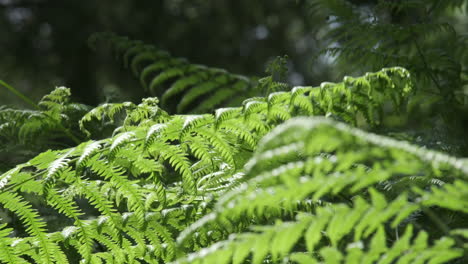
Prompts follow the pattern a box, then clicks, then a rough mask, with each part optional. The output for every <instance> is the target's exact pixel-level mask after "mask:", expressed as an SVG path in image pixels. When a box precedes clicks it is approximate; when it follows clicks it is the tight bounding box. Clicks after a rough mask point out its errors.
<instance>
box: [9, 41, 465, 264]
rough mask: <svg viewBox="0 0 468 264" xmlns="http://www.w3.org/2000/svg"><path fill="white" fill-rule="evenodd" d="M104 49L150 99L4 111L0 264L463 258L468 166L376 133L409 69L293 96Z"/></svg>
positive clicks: (140, 46)
mask: <svg viewBox="0 0 468 264" xmlns="http://www.w3.org/2000/svg"><path fill="white" fill-rule="evenodd" d="M99 45H101V46H104V47H105V48H106V49H108V50H110V51H111V52H112V54H113V55H114V56H115V57H116V59H117V60H119V61H122V62H123V64H124V66H125V67H127V68H129V69H130V70H131V71H132V72H133V73H134V75H135V76H136V77H137V79H138V80H139V81H140V82H141V85H142V87H143V88H144V89H146V90H147V91H148V93H150V94H151V95H152V97H148V98H145V99H143V100H142V102H141V103H139V104H134V103H131V102H123V103H106V104H102V105H100V106H98V107H96V108H93V109H91V108H90V107H88V106H85V105H81V104H76V103H73V102H70V91H69V89H67V88H65V87H58V88H56V89H55V90H54V91H53V92H52V93H51V94H49V95H46V96H45V97H44V98H43V99H42V100H41V101H40V102H39V103H38V104H34V103H32V102H31V104H32V105H33V106H34V108H35V110H18V109H11V108H6V107H5V108H2V109H0V121H1V124H0V143H1V147H2V152H3V153H6V154H4V156H5V158H4V159H3V162H2V164H1V167H0V172H3V174H1V175H0V263H30V262H34V263H169V262H171V263H466V262H467V261H468V259H467V256H468V254H467V253H468V221H467V219H468V198H467V197H468V162H467V161H466V159H463V158H457V157H455V156H452V155H449V154H445V153H442V152H438V151H433V150H430V149H428V148H426V147H425V146H421V144H419V145H417V144H415V143H416V142H417V140H413V138H411V137H410V136H408V137H407V138H408V139H410V141H412V140H413V142H412V143H410V142H407V141H402V140H398V139H396V138H391V137H389V136H388V135H387V136H386V135H378V134H377V133H376V132H377V131H385V130H384V129H383V127H384V125H385V122H386V120H388V119H389V118H392V117H397V116H399V115H404V114H405V111H406V105H407V102H408V100H410V99H411V98H412V96H414V94H415V93H416V92H417V91H416V89H415V83H414V81H415V79H416V80H417V78H413V77H412V76H411V74H410V72H409V71H407V70H406V69H404V68H401V67H390V68H384V69H382V70H380V71H376V72H373V73H367V74H365V75H364V76H361V77H349V76H348V77H345V78H344V79H343V81H342V82H339V83H322V84H321V85H320V86H318V87H313V86H297V87H291V86H289V85H287V84H285V83H278V82H275V81H273V79H272V77H271V76H270V77H266V78H263V79H261V80H260V81H258V80H253V79H249V78H246V77H243V76H239V75H234V74H231V73H228V72H226V71H224V70H221V69H214V68H208V67H205V66H202V65H194V64H190V63H189V62H187V61H186V60H184V59H180V58H174V57H172V56H171V55H170V54H169V53H167V52H163V51H160V50H158V49H156V48H155V47H154V46H151V45H146V44H144V43H141V42H139V41H132V40H129V39H127V38H124V37H119V36H116V35H114V34H111V33H101V34H96V35H93V36H92V37H91V38H90V46H91V47H93V48H96V47H98V46H99ZM1 84H2V86H5V87H7V88H8V89H10V90H14V88H13V87H10V86H8V85H7V84H6V83H3V82H2V83H1ZM261 91H263V92H264V91H268V93H267V94H266V95H262V94H261ZM8 153H15V155H14V156H13V155H10V156H9V155H8ZM6 157H8V158H6Z"/></svg>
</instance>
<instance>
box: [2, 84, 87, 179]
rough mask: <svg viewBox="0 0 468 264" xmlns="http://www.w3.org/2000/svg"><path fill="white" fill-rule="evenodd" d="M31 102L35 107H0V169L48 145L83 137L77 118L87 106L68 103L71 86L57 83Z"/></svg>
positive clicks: (70, 143) (61, 145) (59, 145)
mask: <svg viewBox="0 0 468 264" xmlns="http://www.w3.org/2000/svg"><path fill="white" fill-rule="evenodd" d="M34 106H35V108H36V110H21V109H14V108H9V107H0V160H1V162H0V172H4V171H6V170H7V169H9V168H11V167H13V166H14V165H15V164H18V163H21V162H25V161H27V160H28V159H30V158H32V157H34V156H35V155H37V154H39V153H41V152H43V151H45V150H47V149H49V148H52V149H62V148H64V147H68V146H73V145H75V144H77V143H80V141H81V140H82V139H83V138H84V137H83V134H82V133H80V131H79V129H78V123H77V122H78V120H80V119H81V117H82V116H83V115H84V114H85V113H86V112H87V111H88V110H89V109H90V108H89V107H88V106H86V105H82V104H77V103H71V102H70V89H68V88H65V87H58V88H56V89H55V90H54V91H53V92H51V93H50V94H49V95H46V96H44V97H43V98H42V99H41V101H40V102H39V103H38V104H37V105H34ZM11 153H15V156H13V157H12V156H11Z"/></svg>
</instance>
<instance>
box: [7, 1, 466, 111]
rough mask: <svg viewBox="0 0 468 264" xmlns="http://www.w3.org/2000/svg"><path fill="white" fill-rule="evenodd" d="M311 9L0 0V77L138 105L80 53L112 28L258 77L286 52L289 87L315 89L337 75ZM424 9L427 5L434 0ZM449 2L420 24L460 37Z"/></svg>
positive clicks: (297, 4)
mask: <svg viewBox="0 0 468 264" xmlns="http://www.w3.org/2000/svg"><path fill="white" fill-rule="evenodd" d="M314 2H321V1H307V0H289V1H288V0H271V1H249V0H236V1H233V0H191V1H187V0H154V1H145V0H141V1H131V0H120V1H110V0H100V1H72V0H62V1H57V0H0V58H1V60H0V79H2V80H4V81H5V82H7V83H10V84H11V85H12V86H14V87H15V88H16V89H18V90H20V91H22V92H24V93H25V94H26V95H28V96H29V97H31V98H32V99H33V100H34V101H37V100H38V99H40V98H41V97H42V96H43V95H44V94H46V93H48V92H50V91H51V90H53V88H54V87H55V86H61V85H64V86H67V87H70V88H71V89H72V94H73V96H74V98H75V100H76V101H78V102H81V103H85V104H90V105H96V104H98V103H99V102H103V101H106V100H111V101H112V100H113V101H121V100H136V101H139V98H140V97H141V96H144V95H142V94H141V93H142V91H141V89H140V88H139V87H138V84H137V82H135V81H133V80H132V78H131V76H130V74H128V73H127V72H126V71H124V70H122V68H121V67H120V64H119V62H115V61H113V60H112V58H110V56H108V55H107V54H96V53H93V52H92V51H91V50H90V49H89V48H88V47H87V44H86V40H87V38H88V37H89V35H90V34H92V33H93V32H99V31H112V32H115V33H117V34H120V35H125V36H128V37H130V38H132V39H139V40H143V41H145V42H147V43H150V44H155V45H157V46H158V47H160V48H162V49H165V50H168V51H169V52H171V54H173V55H175V56H180V57H186V58H188V59H189V60H190V61H191V62H193V63H199V64H205V65H208V66H211V67H219V68H225V69H227V70H229V71H231V72H234V73H238V74H244V75H247V76H260V77H261V76H264V75H265V73H264V71H265V68H266V64H267V63H268V61H271V60H272V59H274V58H275V57H276V56H283V55H288V58H289V62H288V65H287V66H288V69H289V71H288V77H287V80H286V81H288V82H289V83H291V84H293V85H300V84H308V85H317V84H318V83H319V82H321V81H334V80H338V79H341V78H342V77H343V76H342V75H343V71H338V70H337V68H336V67H335V65H333V64H332V63H333V62H334V56H330V55H320V54H319V52H320V51H322V50H323V49H324V48H327V47H330V45H335V46H336V39H334V40H332V39H331V38H327V35H326V33H327V32H329V31H330V29H334V28H336V27H339V26H340V24H339V23H336V21H333V18H334V16H333V13H332V11H333V10H331V11H330V10H327V9H322V10H320V9H319V10H318V12H314V11H317V10H313V8H312V7H311V6H313V5H314ZM322 2H325V1H322ZM329 2H330V1H329ZM331 2H337V3H339V2H349V3H351V4H353V8H355V9H356V10H358V9H359V10H361V11H363V12H365V11H366V10H367V12H369V10H371V12H373V14H372V15H373V16H376V15H378V16H379V17H380V18H385V17H387V18H388V16H391V19H392V21H391V22H392V23H407V20H408V18H411V19H413V20H414V19H418V18H419V17H421V16H423V15H424V14H423V13H421V12H414V13H412V14H411V15H410V16H408V15H406V16H403V15H402V14H401V13H400V14H399V13H395V12H393V11H391V10H390V11H388V12H383V11H379V12H375V11H376V10H375V9H374V10H373V9H372V7H375V6H376V5H377V4H379V2H385V1H382V0H380V1H379V0H374V1H372V0H361V1H356V0H354V1H331ZM387 2H392V1H387ZM393 2H405V1H393ZM406 2H411V1H406ZM413 2H417V1H414V0H413ZM426 2H427V5H426V6H427V7H428V8H430V7H431V6H430V4H431V3H433V2H437V1H434V0H431V1H426ZM438 2H441V1H438ZM446 2H453V0H450V1H449V0H448V1H446ZM455 2H459V3H458V4H457V5H456V6H457V7H462V8H459V9H458V10H457V9H450V10H448V11H447V10H444V12H443V13H442V14H431V17H430V19H434V20H435V19H440V18H441V17H443V18H445V19H450V22H451V23H452V25H454V27H455V28H457V29H458V30H459V31H461V32H459V33H460V34H466V33H467V32H468V22H467V21H468V19H467V17H466V12H464V11H466V10H464V9H463V4H465V5H466V3H464V2H466V1H455ZM335 5H336V4H335ZM380 9H381V8H380ZM465 9H466V6H465ZM392 12H393V13H392ZM433 22H435V21H433ZM362 33H363V34H364V33H365V32H362ZM364 37H365V35H364ZM363 66H367V65H356V64H355V63H354V64H353V61H346V62H345V63H344V65H343V63H342V65H341V66H340V69H348V70H347V74H352V73H353V72H352V71H354V69H356V68H360V69H363V70H375V69H365V67H363ZM391 66H393V65H391ZM368 68H369V67H368ZM0 94H1V96H0V104H11V105H18V106H20V105H22V102H21V101H19V100H18V99H17V98H15V97H14V96H13V95H12V94H9V93H8V92H7V91H6V90H5V89H2V90H0Z"/></svg>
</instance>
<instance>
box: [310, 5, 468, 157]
mask: <svg viewBox="0 0 468 264" xmlns="http://www.w3.org/2000/svg"><path fill="white" fill-rule="evenodd" d="M308 4H309V7H310V10H311V15H312V16H314V17H318V16H321V17H323V21H326V23H325V25H324V26H325V28H324V30H323V32H324V33H323V39H324V40H325V41H326V42H327V44H326V45H325V47H326V48H325V49H324V50H323V52H322V54H326V56H330V57H333V58H335V61H336V67H335V70H337V71H340V72H342V73H346V74H350V72H353V73H357V74H359V73H361V72H363V71H375V70H378V69H381V68H383V67H389V66H395V65H398V66H401V67H404V68H405V69H407V70H408V71H409V72H411V74H412V78H414V83H415V92H416V95H415V96H414V97H413V98H412V99H411V102H410V103H409V107H408V113H407V115H408V116H407V118H406V120H407V121H406V122H405V123H406V124H405V132H406V134H407V135H408V134H418V136H417V137H419V138H420V140H419V141H422V142H419V144H424V145H426V146H430V147H439V148H440V146H437V145H436V144H434V142H433V141H434V138H437V140H436V141H439V143H442V145H443V146H444V147H443V148H442V149H445V150H449V151H451V152H452V153H456V154H457V155H464V156H466V155H467V154H468V153H467V152H466V150H467V149H468V148H467V147H468V142H467V141H466V140H465V137H463V136H462V135H463V134H464V132H465V131H466V129H467V127H466V124H468V120H467V119H466V116H468V115H467V114H468V93H467V90H466V87H467V85H468V75H467V74H466V72H467V69H468V52H467V49H466V47H467V45H468V38H467V35H466V32H464V28H463V27H462V28H461V29H460V28H458V29H457V28H456V23H455V21H456V19H457V15H456V14H458V15H459V16H460V17H461V18H462V19H463V18H465V17H466V12H467V11H468V9H467V7H468V1H466V0H454V1H451V0H450V1H439V0H411V1H401V0H395V1H387V0H375V1H373V0H371V1H348V0H333V1H328V0H309V1H308ZM463 10H464V11H465V13H463ZM463 23H466V22H463ZM465 28H466V27H465ZM363 32H365V34H363ZM350 65H352V67H350ZM429 130H432V131H430V132H429V133H428V132H427V131H429ZM439 145H440V144H439Z"/></svg>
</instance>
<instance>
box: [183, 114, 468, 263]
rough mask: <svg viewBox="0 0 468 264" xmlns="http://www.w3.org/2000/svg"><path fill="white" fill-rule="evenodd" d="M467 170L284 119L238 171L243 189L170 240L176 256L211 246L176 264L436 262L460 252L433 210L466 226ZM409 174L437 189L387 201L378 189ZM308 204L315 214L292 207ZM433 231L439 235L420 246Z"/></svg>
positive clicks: (447, 160) (315, 122)
mask: <svg viewBox="0 0 468 264" xmlns="http://www.w3.org/2000/svg"><path fill="white" fill-rule="evenodd" d="M351 154H352V155H351ZM364 165H365V167H366V168H364V167H363V166H364ZM467 165H468V164H467V163H466V161H463V160H458V159H456V158H453V157H449V156H446V155H444V154H441V153H435V152H431V151H427V150H424V149H421V148H418V147H415V146H412V145H409V144H407V143H404V142H398V141H395V140H392V139H390V138H385V137H382V136H377V135H374V134H369V133H366V132H363V131H361V130H357V129H353V128H350V127H348V126H346V125H343V124H340V123H336V122H332V121H330V120H325V119H319V118H317V119H305V118H302V119H295V120H291V121H289V122H287V123H286V124H284V125H281V126H280V127H278V128H276V129H275V130H273V131H272V132H271V133H270V134H269V135H267V136H266V137H265V138H264V139H263V140H262V142H260V144H259V147H258V149H257V152H256V154H255V155H254V156H253V158H252V159H251V160H250V161H249V163H247V165H246V176H245V177H244V179H246V182H245V183H242V185H241V186H240V187H239V188H238V189H235V190H232V191H230V192H227V193H225V194H224V195H222V196H221V197H220V198H219V200H218V202H217V203H216V205H215V207H214V212H213V213H211V214H209V215H207V216H205V217H204V218H203V219H201V220H199V221H198V222H195V223H194V224H193V225H192V226H191V227H189V228H188V229H186V230H185V231H184V232H183V233H181V235H180V236H179V238H178V242H179V244H180V245H181V246H183V247H187V246H189V245H191V244H192V243H201V245H202V246H206V243H207V242H208V244H211V241H213V242H216V243H214V244H212V245H211V246H210V247H209V248H206V249H203V250H200V251H198V252H196V253H193V254H190V255H189V256H187V257H186V258H182V259H180V260H178V261H177V263H231V262H232V263H243V261H245V260H246V259H247V258H249V259H250V258H251V262H252V263H262V261H263V260H267V259H270V260H271V261H273V262H275V261H285V260H288V259H289V260H290V261H295V262H298V263H319V262H320V261H324V262H325V263H336V261H344V262H345V263H373V262H375V261H379V263H380V262H381V263H408V261H410V262H411V261H422V262H424V261H428V260H430V262H431V263H445V262H446V261H448V260H451V259H456V258H459V257H461V256H463V255H464V254H465V253H466V250H467V248H466V244H463V243H462V240H460V238H459V237H457V236H456V235H453V234H451V233H450V232H447V230H450V228H456V227H457V225H458V224H460V223H461V222H459V223H456V221H454V219H452V221H449V222H447V221H446V220H445V221H444V220H442V219H440V218H439V217H441V215H440V214H438V215H435V214H434V213H433V211H434V210H441V211H443V212H445V213H446V214H452V213H455V214H458V215H457V216H456V217H460V218H459V220H460V221H463V220H462V219H463V218H464V217H466V213H467V212H468V211H467V210H466V208H467V207H466V205H464V203H465V202H463V200H464V199H463V198H461V196H462V195H464V194H466V192H467V191H468V189H467V186H466V183H465V182H466V179H467V177H468V174H467V173H468V167H467ZM441 170H444V171H445V173H444V174H443V175H441V174H440V171H441ZM414 174H422V175H423V177H426V178H428V179H443V180H444V181H446V183H445V184H443V186H442V187H439V186H438V185H437V184H431V183H427V184H424V185H423V186H418V185H417V184H408V185H406V186H403V187H401V188H399V192H398V194H396V195H395V194H393V193H388V192H386V190H385V188H382V183H383V182H385V181H388V180H390V179H394V178H402V177H410V176H411V175H414ZM450 193H453V194H450ZM457 193H458V194H457ZM452 196H453V197H454V198H453V199H442V197H452ZM456 197H460V198H461V200H458V199H457V198H456ZM387 200H391V202H387ZM465 200H466V199H465ZM308 201H312V202H313V203H315V206H313V207H312V208H308V207H302V208H301V207H300V206H298V204H303V203H306V202H308ZM416 214H425V215H426V217H428V218H430V221H427V219H425V218H424V217H422V216H420V217H416V218H415V217H414V216H415V215H416ZM343 219H346V221H343ZM452 223H453V226H450V224H452ZM268 224H270V225H268ZM271 224H273V225H271ZM462 225H463V224H462ZM414 226H417V229H416V231H415V228H414ZM434 229H439V230H440V234H438V235H436V236H435V237H431V239H434V240H433V241H432V242H431V243H428V239H429V235H428V233H429V232H430V233H432V234H433V235H434V234H435V232H433V230H434ZM249 230H250V231H249ZM242 231H243V232H244V233H241V234H235V233H238V232H242ZM216 232H219V233H220V234H222V236H221V237H212V238H211V237H210V239H209V240H208V241H206V240H202V241H200V240H199V239H197V238H196V237H197V236H194V235H195V234H199V233H216ZM231 233H232V234H231ZM399 233H401V235H399ZM230 234H231V235H230ZM223 238H224V239H223ZM189 242H190V243H189ZM430 245H432V246H430ZM403 248H404V249H403Z"/></svg>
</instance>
